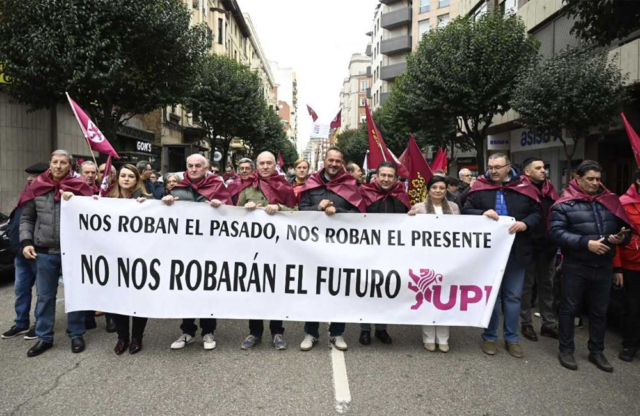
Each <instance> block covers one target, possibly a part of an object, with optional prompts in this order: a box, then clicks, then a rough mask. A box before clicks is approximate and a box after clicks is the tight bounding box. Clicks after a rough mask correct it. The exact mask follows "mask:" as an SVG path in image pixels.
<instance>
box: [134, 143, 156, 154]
mask: <svg viewBox="0 0 640 416" xmlns="http://www.w3.org/2000/svg"><path fill="white" fill-rule="evenodd" d="M136 149H137V150H138V152H143V153H152V152H153V145H152V144H151V143H150V142H143V141H141V140H136Z"/></svg>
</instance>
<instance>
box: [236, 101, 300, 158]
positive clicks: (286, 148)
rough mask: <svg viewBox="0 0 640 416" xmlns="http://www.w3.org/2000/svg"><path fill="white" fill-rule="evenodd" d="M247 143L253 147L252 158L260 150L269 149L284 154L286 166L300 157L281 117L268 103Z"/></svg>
mask: <svg viewBox="0 0 640 416" xmlns="http://www.w3.org/2000/svg"><path fill="white" fill-rule="evenodd" d="M247 145H249V147H250V149H251V152H250V155H251V157H252V158H256V157H257V156H258V154H260V152H264V151H269V152H271V153H273V154H274V155H276V156H277V155H278V153H280V154H282V160H283V161H284V163H285V165H286V166H291V165H293V163H294V162H295V161H296V160H297V159H298V151H297V150H296V147H295V146H294V144H293V143H292V142H291V140H289V139H288V138H287V134H286V132H285V131H284V127H283V125H282V122H281V121H280V118H279V117H278V115H277V114H276V112H275V111H274V110H272V109H270V108H269V107H268V106H267V104H266V103H264V105H263V108H262V110H261V120H260V121H259V128H258V130H257V131H256V134H255V136H253V137H252V139H251V140H250V141H248V142H247Z"/></svg>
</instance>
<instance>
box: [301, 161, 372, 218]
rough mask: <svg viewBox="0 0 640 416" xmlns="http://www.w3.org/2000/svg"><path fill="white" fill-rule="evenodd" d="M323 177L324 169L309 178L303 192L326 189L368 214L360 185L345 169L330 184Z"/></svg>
mask: <svg viewBox="0 0 640 416" xmlns="http://www.w3.org/2000/svg"><path fill="white" fill-rule="evenodd" d="M323 175H324V168H322V169H321V170H320V171H319V172H316V173H314V174H312V175H311V176H309V179H307V182H306V183H305V185H304V188H302V191H301V192H304V191H309V190H311V189H315V188H320V187H326V188H327V189H328V190H330V191H331V192H333V193H335V194H337V195H339V196H341V197H342V198H344V199H345V200H346V201H347V202H348V203H350V204H351V205H353V206H354V207H356V208H358V210H359V211H360V212H366V209H365V205H364V199H362V195H361V194H360V190H359V189H358V183H357V182H356V180H355V178H354V177H353V176H351V175H350V174H349V173H348V172H347V171H346V170H345V169H342V171H341V172H339V173H338V174H337V175H336V176H335V177H334V178H333V179H331V180H330V181H329V182H325V181H324V180H322V177H323Z"/></svg>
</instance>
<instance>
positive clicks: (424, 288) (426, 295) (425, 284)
mask: <svg viewBox="0 0 640 416" xmlns="http://www.w3.org/2000/svg"><path fill="white" fill-rule="evenodd" d="M409 276H411V278H412V279H413V281H414V282H415V283H416V284H417V286H416V285H414V284H412V283H411V282H409V289H411V290H413V291H414V292H416V304H415V305H413V306H412V307H411V309H418V308H419V307H420V306H422V302H424V301H425V300H426V301H427V302H431V301H432V297H433V290H432V289H431V287H429V286H431V285H433V284H435V283H438V282H442V275H441V274H436V272H435V271H433V270H431V269H420V276H419V277H418V276H416V275H415V274H414V273H413V270H411V269H409Z"/></svg>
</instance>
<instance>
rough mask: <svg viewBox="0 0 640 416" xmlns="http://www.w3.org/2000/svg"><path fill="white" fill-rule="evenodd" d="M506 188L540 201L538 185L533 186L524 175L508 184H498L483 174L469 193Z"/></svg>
mask: <svg viewBox="0 0 640 416" xmlns="http://www.w3.org/2000/svg"><path fill="white" fill-rule="evenodd" d="M505 189H508V190H511V191H514V192H517V193H519V194H522V195H524V196H528V197H529V198H531V199H533V200H534V201H536V202H537V203H540V197H538V192H539V191H538V189H536V187H535V186H533V185H532V184H531V182H529V180H528V179H524V177H523V176H518V178H517V179H516V180H515V181H511V182H509V183H506V184H497V183H495V182H492V181H491V180H489V179H488V178H487V177H486V176H485V175H482V176H480V177H479V178H478V179H477V180H476V181H475V183H474V184H473V187H472V188H471V189H469V193H468V195H471V193H473V192H478V191H492V190H496V191H498V190H500V191H504V190H505Z"/></svg>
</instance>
